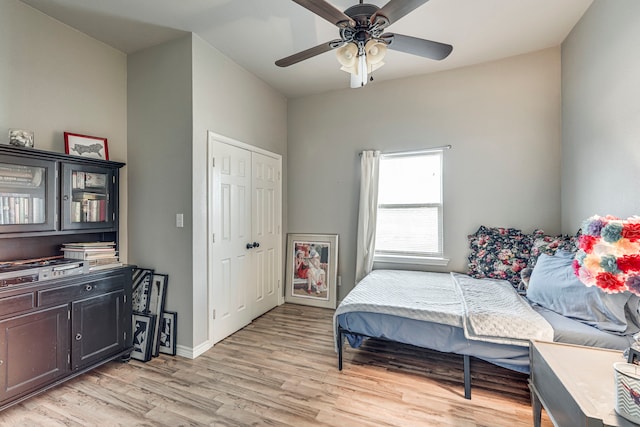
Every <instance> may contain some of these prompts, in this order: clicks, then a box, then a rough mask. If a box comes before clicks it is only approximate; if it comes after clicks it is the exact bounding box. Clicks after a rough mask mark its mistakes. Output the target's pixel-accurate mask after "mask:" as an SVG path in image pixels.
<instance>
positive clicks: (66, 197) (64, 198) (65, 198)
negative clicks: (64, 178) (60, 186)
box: [62, 194, 69, 202]
mask: <svg viewBox="0 0 640 427" xmlns="http://www.w3.org/2000/svg"><path fill="white" fill-rule="evenodd" d="M62 200H64V201H65V202H66V201H67V200H69V196H68V195H66V194H65V195H64V197H63V198H62Z"/></svg>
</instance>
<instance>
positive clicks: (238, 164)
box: [209, 141, 253, 343]
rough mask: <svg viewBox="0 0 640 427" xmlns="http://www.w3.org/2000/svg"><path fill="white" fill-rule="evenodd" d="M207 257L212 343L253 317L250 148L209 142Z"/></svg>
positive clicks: (244, 324)
mask: <svg viewBox="0 0 640 427" xmlns="http://www.w3.org/2000/svg"><path fill="white" fill-rule="evenodd" d="M211 154H212V156H213V158H214V159H215V160H214V164H213V166H212V174H213V175H212V181H211V182H212V184H211V185H212V187H211V189H210V191H211V202H210V212H211V214H212V219H211V233H212V235H211V236H210V237H211V242H212V244H211V258H210V260H209V268H210V269H211V272H210V276H209V277H210V281H211V289H212V292H211V296H210V306H211V307H213V313H212V318H214V320H213V322H212V328H213V333H212V337H213V338H212V339H213V342H214V343H216V342H218V341H220V340H222V339H223V338H225V337H227V336H228V335H230V334H232V333H233V332H235V331H237V330H238V329H241V328H243V327H244V326H246V325H247V324H249V322H251V320H252V318H253V317H252V312H251V310H250V309H249V305H248V298H249V297H248V285H247V284H248V283H250V280H251V264H250V262H251V259H250V256H248V255H249V249H247V244H248V243H250V242H251V235H250V232H251V211H250V206H251V178H250V173H251V152H249V151H247V150H244V149H241V148H238V147H234V146H231V145H228V144H224V143H222V142H218V141H213V142H212V144H211Z"/></svg>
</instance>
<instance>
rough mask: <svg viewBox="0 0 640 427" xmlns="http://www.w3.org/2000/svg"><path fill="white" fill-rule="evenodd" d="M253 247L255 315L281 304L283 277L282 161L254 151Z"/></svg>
mask: <svg viewBox="0 0 640 427" xmlns="http://www.w3.org/2000/svg"><path fill="white" fill-rule="evenodd" d="M251 159H252V160H251V163H252V167H251V170H252V172H253V175H252V181H253V187H252V194H253V200H252V206H251V210H252V217H253V221H252V233H253V242H255V244H257V246H255V247H254V248H253V249H252V252H253V253H252V257H253V264H254V271H255V281H254V282H253V286H252V289H251V290H250V297H251V299H252V301H251V303H252V310H253V318H254V319H255V318H256V317H258V316H261V315H262V314H264V313H266V312H267V311H269V310H271V309H272V308H273V307H275V306H276V305H278V285H279V280H280V277H281V262H280V260H281V258H280V247H281V246H282V234H281V231H280V228H281V221H280V218H281V212H280V211H281V205H282V203H281V201H280V200H281V197H282V196H281V188H282V186H281V177H280V175H281V167H282V166H281V162H280V160H278V159H274V158H273V157H268V156H265V155H262V154H259V153H252V157H251Z"/></svg>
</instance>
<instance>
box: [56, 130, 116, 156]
mask: <svg viewBox="0 0 640 427" xmlns="http://www.w3.org/2000/svg"><path fill="white" fill-rule="evenodd" d="M64 152H65V153H66V154H71V155H74V156H81V157H91V158H94V159H101V160H109V146H108V145H107V138H100V137H97V136H90V135H82V134H79V133H71V132H65V133H64Z"/></svg>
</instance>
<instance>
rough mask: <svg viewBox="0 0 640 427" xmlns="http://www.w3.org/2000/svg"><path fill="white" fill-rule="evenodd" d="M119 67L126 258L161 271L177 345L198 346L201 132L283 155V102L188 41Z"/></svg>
mask: <svg viewBox="0 0 640 427" xmlns="http://www.w3.org/2000/svg"><path fill="white" fill-rule="evenodd" d="M128 61H129V63H128V84H129V107H128V109H129V141H131V143H130V144H129V166H130V170H131V173H132V175H131V178H130V181H131V183H130V189H129V195H130V196H129V199H130V200H129V206H130V213H129V215H130V224H131V227H130V230H131V231H130V253H131V261H132V262H133V263H135V264H139V265H140V266H143V267H149V268H155V269H156V271H157V272H160V273H166V274H169V285H168V295H167V309H168V310H173V311H178V317H179V319H180V320H179V321H178V345H179V346H182V347H184V348H185V350H186V351H189V350H190V349H194V348H198V347H200V346H203V347H206V346H207V345H208V343H207V339H208V319H209V315H208V312H207V301H208V289H207V216H206V215H207V211H206V209H207V204H206V200H207V196H206V190H207V162H206V159H207V131H208V130H211V131H213V132H216V133H219V134H223V135H225V136H228V137H230V138H234V139H237V140H239V141H242V142H245V143H248V144H252V145H255V146H258V147H260V148H263V149H267V150H270V151H273V152H276V153H278V154H281V155H283V156H285V155H286V147H287V145H286V140H287V134H286V131H287V128H286V99H285V98H284V97H283V96H281V95H279V94H278V93H277V92H275V91H274V90H273V89H271V88H270V87H269V86H267V85H266V84H265V83H264V82H262V81H261V80H259V79H257V78H256V77H254V76H253V75H251V74H249V73H248V72H247V71H245V70H244V69H242V68H241V67H240V66H238V65H237V64H235V63H233V62H232V61H230V60H229V59H228V58H227V57H225V56H224V55H222V54H221V53H220V52H219V51H217V50H216V49H214V48H213V47H211V46H210V45H208V44H207V43H206V42H204V41H203V40H202V39H200V38H199V37H198V36H195V35H188V36H186V37H184V38H181V39H179V40H176V41H172V42H168V43H165V44H162V45H159V46H155V47H152V48H149V49H146V50H143V51H140V52H137V53H135V54H133V55H130V56H129V60H128ZM177 213H183V214H184V228H176V226H175V215H176V214H177Z"/></svg>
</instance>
